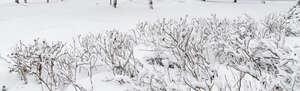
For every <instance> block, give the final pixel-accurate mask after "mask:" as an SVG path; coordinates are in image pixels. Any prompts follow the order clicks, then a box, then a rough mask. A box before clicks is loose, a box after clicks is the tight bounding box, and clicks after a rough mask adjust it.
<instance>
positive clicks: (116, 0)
mask: <svg viewBox="0 0 300 91" xmlns="http://www.w3.org/2000/svg"><path fill="white" fill-rule="evenodd" d="M117 4H118V0H114V2H113V6H114V8H117Z"/></svg>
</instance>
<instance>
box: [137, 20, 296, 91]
mask: <svg viewBox="0 0 300 91" xmlns="http://www.w3.org/2000/svg"><path fill="white" fill-rule="evenodd" d="M288 30H289V27H287V25H286V21H284V18H283V17H279V16H274V15H272V16H271V15H270V16H267V17H266V18H265V20H263V22H262V23H259V22H257V21H255V20H254V19H252V18H251V17H248V16H244V17H239V18H238V19H235V20H232V21H230V20H227V19H219V18H217V17H216V16H213V17H212V18H187V17H185V18H180V19H178V20H176V19H163V20H159V21H157V22H155V23H149V22H142V23H140V24H138V25H137V28H136V29H135V30H133V33H134V34H135V37H136V39H139V40H138V41H139V42H140V43H143V44H145V45H147V46H152V47H153V48H156V50H157V49H159V50H160V51H161V50H163V51H165V52H164V53H166V54H169V56H168V58H166V59H167V60H168V61H170V62H175V64H178V65H179V67H178V68H177V72H179V73H176V72H175V73H173V74H171V75H174V76H175V78H176V77H177V80H174V79H172V77H171V78H170V77H166V78H165V79H163V78H161V77H164V76H159V75H162V74H156V75H157V77H159V78H155V77H156V76H155V74H152V75H154V76H151V77H148V79H150V78H151V79H159V81H160V83H163V84H161V85H163V86H162V87H165V88H166V87H168V86H165V85H164V84H168V83H169V84H170V83H173V84H175V85H180V84H185V85H186V86H187V87H188V88H191V89H193V90H206V91H211V90H212V89H213V88H215V89H226V88H227V89H229V88H230V89H237V90H238V91H241V89H247V88H246V87H247V86H242V80H243V78H244V77H245V75H248V76H250V77H252V78H253V79H256V82H257V83H260V84H262V85H261V87H258V88H259V89H260V90H272V89H274V88H275V89H284V90H291V89H294V87H295V85H291V83H294V84H299V82H298V81H296V78H298V77H299V70H297V69H298V68H299V67H297V65H296V64H297V62H298V60H296V57H295V55H294V54H293V51H292V50H290V49H288V48H286V47H285V46H283V45H284V42H285V36H287V35H288V34H287V33H288V32H287V31H288ZM170 54H171V55H170ZM159 61H163V60H159ZM156 63H157V62H156ZM163 65H165V64H163ZM217 66H220V67H221V66H225V67H229V68H228V69H225V71H229V70H232V69H234V70H235V71H236V72H235V73H234V74H235V75H233V76H238V78H239V79H238V80H235V81H236V83H226V84H227V87H220V86H217V85H215V84H218V83H217V82H220V78H222V77H220V74H219V73H220V71H218V69H217V68H218V67H217ZM154 67H156V66H155V65H154ZM165 68H168V67H165ZM161 69H164V68H161ZM168 69H169V68H168ZM172 70H174V69H172ZM160 71H163V70H160ZM168 71H170V70H165V72H160V73H169V74H168V75H170V72H168ZM175 74H176V75H175ZM178 74H184V76H183V75H181V76H180V75H178ZM178 77H180V78H178ZM287 80H288V81H287ZM224 81H225V80H224V79H223V83H224ZM221 82H222V81H221ZM233 84H237V85H233ZM288 84H289V85H288ZM229 85H230V86H229ZM175 87H176V86H175ZM181 87H182V86H181ZM183 87H184V86H183ZM151 88H152V89H153V85H152V86H151ZM165 88H164V89H165ZM160 89H161V88H160ZM179 89H180V90H182V88H177V90H179ZM155 90H158V89H155ZM168 90H171V89H168ZM185 90H186V89H185Z"/></svg>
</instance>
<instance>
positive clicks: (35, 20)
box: [0, 0, 300, 91]
mask: <svg viewBox="0 0 300 91" xmlns="http://www.w3.org/2000/svg"><path fill="white" fill-rule="evenodd" d="M232 2H233V0H207V2H202V1H201V0H154V10H151V9H149V7H148V1H147V0H119V6H118V8H116V9H115V8H113V7H111V6H110V5H109V0H64V1H63V2H60V0H52V1H50V4H47V3H46V0H28V4H23V3H21V4H15V3H13V0H0V42H1V43H0V86H2V85H6V86H7V88H8V91H42V89H44V91H45V90H46V88H41V87H40V84H38V83H37V82H35V80H34V79H33V78H29V84H28V85H24V84H23V82H22V81H20V80H19V78H18V76H17V74H15V73H9V72H8V71H9V69H8V66H9V64H8V63H7V62H8V61H9V59H8V58H7V55H8V53H9V52H10V51H11V49H12V48H13V47H14V46H15V45H16V44H17V43H18V42H19V41H20V40H22V41H24V42H32V41H33V39H35V38H41V39H45V40H51V41H64V42H71V41H72V38H74V37H75V36H77V35H79V34H87V33H99V32H103V31H104V30H107V29H118V30H120V31H121V32H128V31H129V30H131V29H132V28H134V27H135V26H136V24H137V23H139V22H142V21H150V22H154V21H156V20H157V19H161V18H179V17H184V16H187V15H188V16H191V17H210V16H211V15H213V14H215V15H216V16H217V17H219V18H228V19H233V18H236V17H239V16H242V15H245V14H247V15H249V16H250V17H253V18H254V19H256V20H260V19H262V18H263V17H265V16H266V15H268V14H271V13H287V12H288V10H289V9H290V8H291V7H292V6H293V5H295V3H296V1H294V0H270V1H267V2H266V4H262V3H261V1H260V0H240V1H239V2H238V3H232ZM299 26H300V25H299ZM287 42H288V46H290V47H293V48H295V50H296V51H297V54H298V56H299V55H300V39H299V37H295V38H294V37H292V38H287ZM295 46H298V47H295ZM297 48H298V49H297ZM299 58H300V56H299ZM2 60H3V61H2ZM111 75H112V74H111V73H105V72H104V73H99V74H95V76H94V78H95V79H94V84H95V88H94V91H124V90H125V89H126V88H127V87H126V85H118V84H116V83H113V82H107V81H105V80H106V79H109V77H110V76H111ZM79 81H80V82H82V84H89V80H88V77H86V78H81V79H79ZM63 91H73V88H72V87H68V88H66V89H64V90H63Z"/></svg>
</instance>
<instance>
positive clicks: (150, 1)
mask: <svg viewBox="0 0 300 91" xmlns="http://www.w3.org/2000/svg"><path fill="white" fill-rule="evenodd" d="M149 5H150V9H154V8H153V0H149Z"/></svg>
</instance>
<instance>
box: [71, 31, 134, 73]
mask: <svg viewBox="0 0 300 91" xmlns="http://www.w3.org/2000/svg"><path fill="white" fill-rule="evenodd" d="M75 41H76V42H77V44H78V45H79V46H77V47H76V49H77V51H76V52H77V53H81V54H80V55H81V57H79V58H78V59H81V60H84V61H86V62H91V63H87V64H92V65H106V66H107V67H109V68H110V69H111V70H112V71H113V72H114V73H115V74H116V75H127V76H131V77H134V76H136V74H137V73H138V71H137V70H136V69H137V68H136V67H137V66H138V65H139V63H138V61H137V60H136V59H135V58H134V55H133V46H134V45H135V43H134V41H133V39H132V37H131V36H130V35H127V34H124V33H121V32H119V31H116V30H112V31H107V32H105V33H99V34H88V35H86V36H82V35H80V36H78V38H77V40H75Z"/></svg>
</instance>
